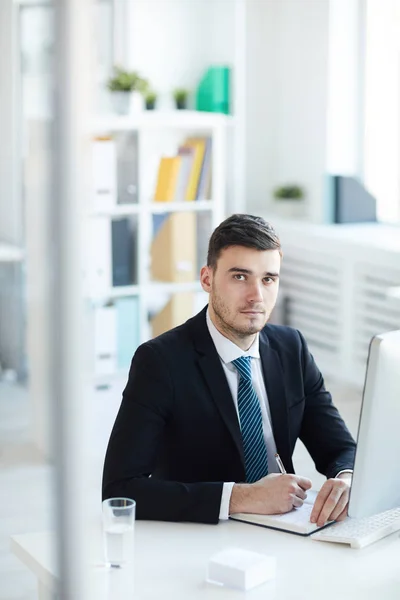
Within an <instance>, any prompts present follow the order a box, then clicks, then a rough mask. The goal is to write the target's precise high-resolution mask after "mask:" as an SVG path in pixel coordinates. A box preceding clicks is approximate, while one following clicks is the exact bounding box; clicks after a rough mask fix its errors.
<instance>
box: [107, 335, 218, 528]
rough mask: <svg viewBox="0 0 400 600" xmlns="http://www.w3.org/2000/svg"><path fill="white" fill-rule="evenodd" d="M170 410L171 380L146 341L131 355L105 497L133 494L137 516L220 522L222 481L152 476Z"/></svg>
mask: <svg viewBox="0 0 400 600" xmlns="http://www.w3.org/2000/svg"><path fill="white" fill-rule="evenodd" d="M173 410H174V389H173V381H172V379H171V376H170V374H169V372H168V368H167V366H166V361H165V360H163V359H162V358H161V356H158V353H157V351H156V350H154V349H153V348H151V347H149V346H148V345H146V344H144V345H142V346H140V347H139V349H138V350H137V352H136V354H135V356H134V358H133V360H132V364H131V369H130V372H129V379H128V383H127V385H126V388H125V390H124V392H123V396H122V403H121V406H120V409H119V412H118V415H117V418H116V421H115V424H114V427H113V430H112V432H111V436H110V440H109V444H108V448H107V453H106V458H105V464H104V472H103V499H105V498H110V497H127V498H132V499H133V500H135V501H136V517H137V518H138V519H154V520H162V521H195V522H201V523H218V519H219V511H220V503H221V494H222V486H223V484H222V482H221V483H220V482H204V483H203V482H199V483H190V484H187V483H180V482H175V481H163V480H161V479H156V478H152V477H151V474H152V472H153V471H154V468H155V466H156V464H157V457H158V453H159V451H160V449H161V446H162V439H163V434H164V430H165V427H166V426H167V425H168V420H169V419H171V418H172V417H173Z"/></svg>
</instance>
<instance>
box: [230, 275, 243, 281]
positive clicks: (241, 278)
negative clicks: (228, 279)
mask: <svg viewBox="0 0 400 600" xmlns="http://www.w3.org/2000/svg"><path fill="white" fill-rule="evenodd" d="M233 278H234V279H236V280H237V281H244V279H245V276H244V275H241V274H240V273H236V275H234V276H233Z"/></svg>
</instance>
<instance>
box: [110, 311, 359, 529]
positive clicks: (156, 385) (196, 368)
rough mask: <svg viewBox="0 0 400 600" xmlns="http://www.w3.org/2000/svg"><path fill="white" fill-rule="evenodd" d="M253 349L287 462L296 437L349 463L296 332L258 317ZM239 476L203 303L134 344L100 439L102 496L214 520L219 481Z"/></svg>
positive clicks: (337, 420) (183, 517)
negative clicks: (115, 407) (115, 408)
mask: <svg viewBox="0 0 400 600" xmlns="http://www.w3.org/2000/svg"><path fill="white" fill-rule="evenodd" d="M260 357H261V362H262V367H263V374H264V381H265V386H266V390H267V394H268V401H269V405H270V411H271V420H272V429H273V433H274V438H275V442H276V447H277V451H278V453H279V454H280V456H281V459H282V461H283V464H284V465H285V467H286V470H287V471H288V472H289V473H294V469H293V463H292V454H293V450H294V447H295V444H296V440H297V439H298V438H300V439H301V440H302V441H303V442H304V444H305V445H306V447H307V449H308V451H309V452H310V454H311V456H312V458H313V459H314V462H315V465H316V468H317V469H318V471H320V472H321V473H323V474H324V475H326V476H327V477H334V476H335V475H336V474H337V473H338V472H339V471H340V470H342V469H349V468H352V467H353V463H354V454H355V442H354V440H353V438H352V437H351V435H350V433H349V431H348V430H347V428H346V426H345V424H344V422H343V421H342V419H341V417H340V415H339V413H338V411H337V409H336V408H335V407H334V405H333V404H332V399H331V396H330V394H329V392H327V391H326V390H325V387H324V382H323V379H322V376H321V373H320V372H319V370H318V368H317V366H316V365H315V362H314V360H313V358H312V356H311V354H310V353H309V351H308V349H307V345H306V342H305V340H304V338H303V337H302V335H301V334H300V333H299V332H298V331H297V330H295V329H292V328H290V327H282V326H277V325H266V327H264V329H263V330H262V332H261V333H260ZM150 475H151V477H150ZM244 480H245V469H244V456H243V447H242V439H241V433H240V428H239V423H238V418H237V414H236V410H235V406H234V403H233V399H232V395H231V392H230V389H229V385H228V382H227V379H226V377H225V374H224V371H223V367H222V365H221V361H220V358H219V356H218V354H217V351H216V349H215V346H214V343H213V341H212V339H211V336H210V334H209V331H208V328H207V324H206V309H204V310H203V311H201V312H200V313H199V314H198V315H196V316H195V317H193V318H192V319H189V321H187V322H186V323H185V324H183V325H181V326H180V327H177V328H175V329H172V330H171V331H168V332H167V333H164V334H163V335H161V336H159V337H157V338H155V339H153V340H150V341H149V342H146V343H145V344H142V345H141V346H140V347H139V348H138V349H137V351H136V353H135V356H134V357H133V360H132V365H131V369H130V373H129V380H128V383H127V386H126V388H125V390H124V392H123V398H122V403H121V407H120V409H119V412H118V415H117V418H116V421H115V424H114V428H113V430H112V433H111V436H110V441H109V444H108V449H107V454H106V459H105V465H104V474H103V498H109V497H117V496H124V497H128V498H133V499H134V500H136V515H137V518H139V519H158V520H166V521H198V522H203V523H217V522H218V518H219V510H220V501H221V494H222V487H223V482H224V481H235V482H237V483H238V482H243V481H244Z"/></svg>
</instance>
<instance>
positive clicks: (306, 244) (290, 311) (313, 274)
mask: <svg viewBox="0 0 400 600" xmlns="http://www.w3.org/2000/svg"><path fill="white" fill-rule="evenodd" d="M322 227H324V231H325V230H326V228H327V226H322ZM333 227H334V226H333ZM343 231H346V229H344V230H343ZM279 233H280V237H281V241H282V245H283V251H284V258H283V262H282V270H281V290H280V295H281V300H282V298H283V299H284V304H285V307H286V310H285V321H286V323H287V324H288V325H290V326H292V327H295V328H296V329H299V330H300V331H301V332H302V334H303V335H304V337H305V338H306V341H307V343H308V346H309V348H310V351H311V353H312V354H313V356H314V358H315V361H316V363H317V365H318V367H319V368H320V370H321V371H322V373H323V375H324V376H326V377H329V378H332V379H335V380H337V381H343V382H347V383H351V384H354V385H357V386H362V385H363V382H364V377H365V368H366V361H367V357H368V348H369V343H370V340H371V338H372V337H373V336H374V335H376V334H378V333H382V332H384V331H390V330H393V329H400V301H394V300H391V299H390V298H389V297H388V290H389V288H393V287H396V286H399V285H400V248H399V252H397V250H393V251H390V250H388V249H387V248H386V249H384V250H382V251H379V249H377V248H376V247H374V248H372V247H370V246H369V245H368V244H367V245H364V244H362V243H361V244H360V243H359V242H357V240H356V239H355V240H354V239H351V236H350V239H349V236H348V235H347V236H346V237H345V238H344V239H341V238H340V236H333V237H329V236H328V237H327V238H326V237H325V236H324V235H321V231H319V230H318V227H317V226H315V225H314V226H313V227H312V228H310V230H307V228H306V227H305V226H304V225H297V226H294V225H293V224H292V225H291V227H288V229H287V230H286V229H285V226H284V225H281V226H280V227H279ZM398 233H399V242H400V228H399V230H398ZM399 368H400V366H399Z"/></svg>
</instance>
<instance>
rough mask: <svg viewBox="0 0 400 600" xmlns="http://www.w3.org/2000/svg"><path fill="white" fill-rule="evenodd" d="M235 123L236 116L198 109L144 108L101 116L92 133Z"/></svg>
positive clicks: (95, 122) (205, 126)
mask: <svg viewBox="0 0 400 600" xmlns="http://www.w3.org/2000/svg"><path fill="white" fill-rule="evenodd" d="M233 124H234V117H232V116H231V115H223V114H220V113H207V112H201V111H197V110H143V111H141V112H138V113H137V114H136V115H132V116H131V115H129V116H118V115H115V116H114V115H112V116H109V117H104V116H102V117H99V118H97V119H95V120H94V122H93V124H92V127H91V133H94V134H100V135H101V134H103V133H104V132H105V131H136V130H139V131H140V130H145V129H150V130H151V129H152V130H154V129H181V130H183V131H184V130H187V129H202V130H205V131H207V130H210V129H214V128H217V127H224V128H225V127H227V126H232V125H233Z"/></svg>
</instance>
